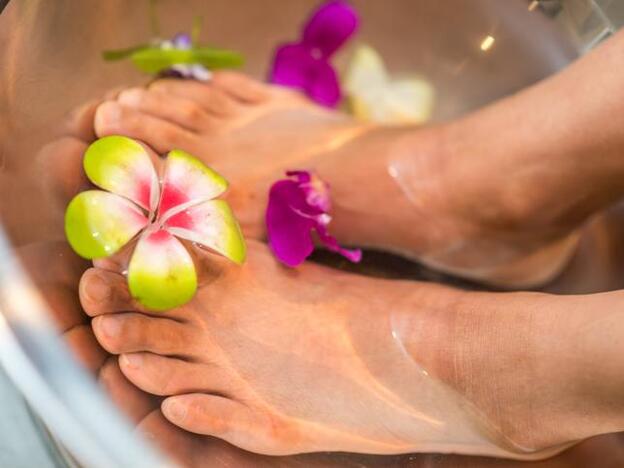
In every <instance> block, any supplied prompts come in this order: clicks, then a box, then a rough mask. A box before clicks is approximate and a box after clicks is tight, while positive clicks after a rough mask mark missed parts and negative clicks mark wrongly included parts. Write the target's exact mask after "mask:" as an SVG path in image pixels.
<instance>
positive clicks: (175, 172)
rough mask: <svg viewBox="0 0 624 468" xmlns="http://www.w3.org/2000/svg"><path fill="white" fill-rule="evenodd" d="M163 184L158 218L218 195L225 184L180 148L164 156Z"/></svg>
mask: <svg viewBox="0 0 624 468" xmlns="http://www.w3.org/2000/svg"><path fill="white" fill-rule="evenodd" d="M162 184H163V185H162V196H161V200H160V206H159V207H158V216H159V218H160V219H165V218H166V217H167V216H169V215H171V214H173V213H174V212H175V211H178V210H183V209H184V208H186V207H188V206H191V205H194V204H198V203H201V202H204V201H206V200H210V199H212V198H215V197H218V196H219V195H221V194H222V193H223V192H225V190H226V189H227V186H228V184H227V181H226V180H225V179H224V178H223V177H221V176H220V175H219V174H217V173H216V172H215V171H213V170H212V169H210V168H209V167H207V166H206V165H205V164H204V163H202V162H201V161H200V160H199V159H197V158H195V157H194V156H191V155H190V154H188V153H186V152H184V151H182V150H173V151H171V152H170V153H169V155H168V156H167V160H166V162H165V172H164V174H163V182H162Z"/></svg>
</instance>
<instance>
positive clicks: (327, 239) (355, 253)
mask: <svg viewBox="0 0 624 468" xmlns="http://www.w3.org/2000/svg"><path fill="white" fill-rule="evenodd" d="M315 229H316V233H317V234H318V236H319V239H320V241H321V242H322V243H323V245H324V246H325V247H327V249H328V250H331V251H332V252H336V253H338V254H340V255H342V256H343V257H345V258H346V259H347V260H349V261H351V262H353V263H359V261H360V260H362V251H361V250H360V249H345V248H344V247H340V245H339V244H338V241H337V240H336V238H335V237H333V236H332V235H330V234H329V231H328V230H327V226H326V225H324V224H321V223H319V224H317V225H316V227H315Z"/></svg>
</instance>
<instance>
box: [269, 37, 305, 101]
mask: <svg viewBox="0 0 624 468" xmlns="http://www.w3.org/2000/svg"><path fill="white" fill-rule="evenodd" d="M314 64H315V60H314V59H313V58H312V56H311V55H310V53H309V52H308V51H307V50H306V48H305V47H303V46H302V45H300V44H287V45H284V46H281V47H280V48H278V49H277V51H276V52H275V58H274V59H273V68H272V70H271V77H270V81H271V82H272V83H276V84H280V85H284V86H289V87H291V88H299V89H302V90H304V91H307V89H308V86H309V84H310V70H312V69H313V68H314Z"/></svg>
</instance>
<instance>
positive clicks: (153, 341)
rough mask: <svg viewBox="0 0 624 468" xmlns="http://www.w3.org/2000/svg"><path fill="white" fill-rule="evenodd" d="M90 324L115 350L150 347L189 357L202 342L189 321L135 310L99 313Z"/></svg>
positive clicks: (148, 349) (105, 344)
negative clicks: (159, 316)
mask: <svg viewBox="0 0 624 468" xmlns="http://www.w3.org/2000/svg"><path fill="white" fill-rule="evenodd" d="M91 326H92V327H93V331H94V333H95V336H96V338H97V340H98V342H99V343H100V344H101V345H102V346H103V347H104V349H106V350H107V351H108V352H109V353H112V354H122V353H135V352H138V351H149V352H152V353H157V354H161V355H175V356H187V357H190V356H192V355H193V353H192V351H193V349H194V345H195V343H198V342H200V337H199V336H198V335H197V333H196V331H195V328H194V327H192V326H189V325H187V324H186V323H180V322H176V321H175V320H171V319H169V318H157V317H150V316H148V315H143V314H138V313H134V312H130V313H124V314H105V315H100V316H98V317H96V318H94V319H93V322H92V324H91Z"/></svg>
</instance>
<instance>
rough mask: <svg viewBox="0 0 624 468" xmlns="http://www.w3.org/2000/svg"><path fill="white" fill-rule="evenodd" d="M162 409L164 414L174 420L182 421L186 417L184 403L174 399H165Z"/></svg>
mask: <svg viewBox="0 0 624 468" xmlns="http://www.w3.org/2000/svg"><path fill="white" fill-rule="evenodd" d="M162 410H163V413H165V416H168V417H169V418H171V419H173V420H175V421H183V420H184V418H185V417H186V405H183V404H182V403H180V402H177V401H175V400H165V402H164V403H163V408H162Z"/></svg>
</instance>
